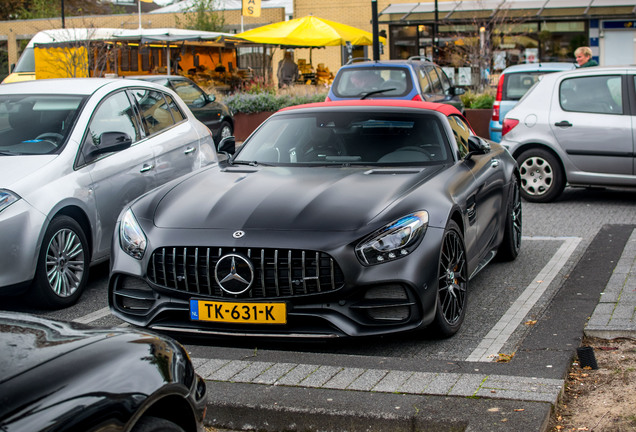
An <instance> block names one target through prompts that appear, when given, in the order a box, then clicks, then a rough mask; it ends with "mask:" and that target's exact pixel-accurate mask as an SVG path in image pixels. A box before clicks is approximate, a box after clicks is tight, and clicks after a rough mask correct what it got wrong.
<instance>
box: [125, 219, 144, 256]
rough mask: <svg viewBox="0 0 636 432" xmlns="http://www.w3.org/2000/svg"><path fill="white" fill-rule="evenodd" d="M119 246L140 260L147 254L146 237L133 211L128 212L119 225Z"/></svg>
mask: <svg viewBox="0 0 636 432" xmlns="http://www.w3.org/2000/svg"><path fill="white" fill-rule="evenodd" d="M119 244H120V245H121V248H122V249H123V250H124V252H126V253H127V254H128V255H130V256H131V257H133V258H135V259H138V260H140V259H141V258H143V256H144V252H146V235H145V234H144V232H143V230H142V229H141V227H140V226H139V223H138V222H137V219H135V215H134V214H133V212H132V210H131V209H128V210H126V213H124V216H123V217H122V218H121V223H120V224H119Z"/></svg>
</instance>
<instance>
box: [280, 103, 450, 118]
mask: <svg viewBox="0 0 636 432" xmlns="http://www.w3.org/2000/svg"><path fill="white" fill-rule="evenodd" d="M334 106H357V107H366V106H377V107H383V106H384V107H402V108H419V109H427V110H432V111H439V112H441V113H442V114H444V115H446V116H449V115H451V114H461V113H460V112H459V110H458V109H457V108H455V107H454V106H452V105H448V104H442V103H435V102H421V101H410V100H401V99H363V100H359V99H355V100H352V99H349V100H341V101H331V102H316V103H311V104H305V105H296V106H291V107H287V108H283V109H281V111H287V110H294V109H297V108H320V107H325V108H327V107H334Z"/></svg>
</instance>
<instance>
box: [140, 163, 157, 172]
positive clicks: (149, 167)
mask: <svg viewBox="0 0 636 432" xmlns="http://www.w3.org/2000/svg"><path fill="white" fill-rule="evenodd" d="M154 167H155V166H154V165H153V164H144V166H142V167H141V169H140V170H139V172H142V173H145V172H148V171H150V170H151V169H153V168H154Z"/></svg>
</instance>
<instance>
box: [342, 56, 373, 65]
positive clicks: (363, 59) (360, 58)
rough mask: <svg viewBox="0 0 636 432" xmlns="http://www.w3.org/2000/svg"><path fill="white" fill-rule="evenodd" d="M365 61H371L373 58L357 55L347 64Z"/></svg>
mask: <svg viewBox="0 0 636 432" xmlns="http://www.w3.org/2000/svg"><path fill="white" fill-rule="evenodd" d="M363 61H371V59H370V58H367V57H356V58H352V59H349V61H348V62H347V64H348V65H349V64H352V63H356V62H363Z"/></svg>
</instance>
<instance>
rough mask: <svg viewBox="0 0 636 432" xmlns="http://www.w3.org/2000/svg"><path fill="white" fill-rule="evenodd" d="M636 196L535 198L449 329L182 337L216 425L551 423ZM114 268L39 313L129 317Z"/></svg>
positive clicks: (634, 215) (486, 426) (111, 321)
mask: <svg viewBox="0 0 636 432" xmlns="http://www.w3.org/2000/svg"><path fill="white" fill-rule="evenodd" d="M635 203H636V192H634V191H624V190H600V189H594V190H585V189H566V191H565V193H564V194H563V196H562V197H561V198H560V199H559V200H558V201H557V202H555V203H552V204H543V205H539V204H528V203H524V244H523V246H522V252H521V255H520V256H519V258H518V259H517V260H516V261H515V262H513V263H493V264H492V265H490V266H489V267H487V268H486V269H485V270H484V271H483V272H482V273H480V274H479V275H478V276H477V277H476V278H475V279H474V280H473V281H472V283H471V287H470V289H471V292H470V297H469V311H468V314H467V318H466V322H465V324H464V326H463V328H462V329H461V331H460V332H459V333H458V334H457V335H456V336H455V337H453V338H451V339H448V340H436V339H433V338H431V337H429V336H426V335H400V336H392V337H384V338H375V339H364V340H353V341H332V342H319V343H306V342H299V341H283V342H281V341H261V340H244V339H236V338H232V339H224V340H208V341H201V340H185V339H182V342H184V343H186V345H187V347H188V350H189V351H190V355H191V357H192V358H193V361H194V362H195V364H196V365H197V370H198V372H199V373H200V374H201V375H203V376H204V377H206V379H207V382H208V386H209V395H210V396H209V398H210V399H209V409H208V422H209V424H210V425H214V426H215V427H221V428H225V429H233V430H269V431H282V430H292V431H293V430H299V431H300V430H309V431H318V430H324V431H330V430H333V431H341V430H351V431H358V430H360V431H362V430H364V431H367V430H377V431H399V430H405V431H422V430H466V431H488V430H493V431H499V430H501V431H504V430H505V431H509V430H524V431H525V430H527V431H534V430H536V431H543V430H545V428H546V426H547V420H548V418H549V415H550V412H551V409H552V406H553V404H554V403H556V401H557V400H558V398H559V396H560V394H561V391H562V387H563V382H564V381H563V379H564V377H565V373H566V371H567V368H568V367H569V365H570V362H571V359H572V358H573V356H574V354H575V350H576V348H577V347H578V346H579V344H580V341H581V338H582V336H583V330H584V326H585V323H586V322H587V320H588V318H589V317H590V316H592V313H593V312H594V310H595V307H596V306H597V305H598V304H599V298H600V295H601V292H603V291H604V290H605V289H606V287H607V285H608V282H609V281H610V279H611V277H612V274H613V273H614V272H615V269H616V268H617V266H618V265H619V263H620V262H624V261H625V257H623V261H621V257H622V255H623V253H624V251H627V248H626V247H625V245H628V244H629V243H628V241H629V239H630V236H632V237H631V238H634V236H633V234H632V233H633V231H634V227H636V211H635V210H636V208H635V207H636V204H635ZM623 265H624V264H623ZM107 272H108V267H107V266H105V265H100V266H97V267H95V268H94V269H93V274H92V277H91V284H90V286H89V290H88V291H87V293H86V295H85V296H84V297H83V298H82V299H81V301H80V303H78V304H77V305H75V306H73V307H72V308H69V309H66V310H63V311H55V312H42V311H39V312H38V313H41V314H44V315H50V316H55V317H57V318H63V319H71V320H76V321H80V322H85V323H90V324H93V325H122V323H121V321H118V320H117V319H116V318H114V317H113V316H111V315H110V314H109V313H108V309H107V307H106V303H105V290H106V288H105V287H106V278H107ZM5 307H7V308H9V309H24V308H25V307H24V305H23V304H19V303H16V302H13V303H7V304H5ZM27 309H28V307H27ZM500 354H501V355H500ZM497 360H500V361H497Z"/></svg>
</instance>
